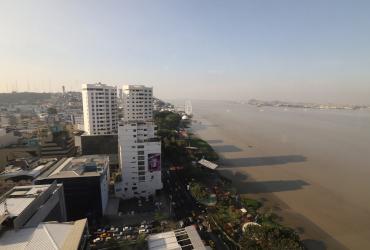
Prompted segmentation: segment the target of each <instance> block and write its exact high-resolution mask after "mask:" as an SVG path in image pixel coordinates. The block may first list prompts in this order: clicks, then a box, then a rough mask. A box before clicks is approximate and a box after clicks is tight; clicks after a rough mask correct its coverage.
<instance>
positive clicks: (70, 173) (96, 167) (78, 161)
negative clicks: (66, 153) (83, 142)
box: [38, 155, 109, 179]
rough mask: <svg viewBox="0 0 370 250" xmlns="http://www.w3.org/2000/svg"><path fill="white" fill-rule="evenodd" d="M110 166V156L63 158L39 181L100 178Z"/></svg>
mask: <svg viewBox="0 0 370 250" xmlns="http://www.w3.org/2000/svg"><path fill="white" fill-rule="evenodd" d="M108 166H109V156H108V155H84V156H80V157H70V158H63V159H61V160H60V161H59V162H58V163H57V164H55V165H54V166H53V167H52V168H50V169H49V171H46V172H45V173H44V174H42V175H41V176H40V177H39V178H38V179H47V178H53V179H54V178H73V177H91V176H100V175H101V174H102V173H103V172H104V171H105V169H106V168H107V167H108Z"/></svg>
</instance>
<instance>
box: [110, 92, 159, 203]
mask: <svg viewBox="0 0 370 250" xmlns="http://www.w3.org/2000/svg"><path fill="white" fill-rule="evenodd" d="M123 96H124V122H123V123H122V124H120V126H119V127H118V148H119V160H120V168H121V172H122V180H121V182H119V183H117V184H116V187H115V191H116V194H117V195H118V196H119V197H122V198H124V199H129V198H133V197H147V196H149V195H153V194H155V192H156V190H160V189H162V187H163V185H162V177H161V142H160V140H159V139H158V138H156V126H155V124H154V122H153V121H152V119H153V97H152V96H153V92H152V88H147V87H144V86H141V85H139V86H138V85H134V86H124V88H123Z"/></svg>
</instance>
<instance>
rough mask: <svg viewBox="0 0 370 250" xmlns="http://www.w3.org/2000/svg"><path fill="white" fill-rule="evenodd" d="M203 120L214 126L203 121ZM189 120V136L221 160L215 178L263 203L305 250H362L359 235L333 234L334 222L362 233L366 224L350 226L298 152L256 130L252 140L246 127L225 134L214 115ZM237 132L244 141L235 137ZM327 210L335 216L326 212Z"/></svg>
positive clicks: (237, 126) (336, 199)
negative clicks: (207, 145)
mask: <svg viewBox="0 0 370 250" xmlns="http://www.w3.org/2000/svg"><path fill="white" fill-rule="evenodd" d="M230 112H232V111H230ZM202 115H203V114H202ZM231 115H233V114H230V116H231ZM209 117H211V118H212V119H214V120H212V121H210V120H209V119H205V118H209ZM194 120H195V121H198V123H195V124H194V126H193V132H195V133H196V134H197V135H198V136H200V137H201V138H202V139H204V140H206V141H208V142H209V143H210V145H211V146H212V147H213V148H214V149H215V151H216V152H217V153H218V154H219V155H220V157H221V160H220V168H219V172H220V173H221V174H222V175H223V176H225V177H227V178H229V179H231V180H232V181H233V185H235V187H237V189H238V191H239V192H240V193H244V194H246V195H248V197H252V198H255V199H258V200H261V201H263V202H264V208H265V209H267V210H272V211H274V212H276V213H277V214H278V215H279V216H281V217H282V221H281V223H282V224H284V225H287V226H291V227H293V228H294V229H295V230H297V231H298V232H299V233H300V236H301V238H302V239H303V241H304V243H305V245H306V246H307V247H308V248H309V249H346V246H351V248H353V249H361V248H360V247H361V246H366V245H367V244H368V242H367V238H364V237H362V236H361V235H363V234H364V233H363V232H357V231H356V230H354V231H353V232H351V230H348V229H346V228H343V227H341V228H340V230H338V228H336V227H337V226H338V225H341V224H343V223H344V221H340V220H337V219H335V218H338V219H339V218H341V215H345V216H346V218H345V220H346V223H347V224H348V225H350V226H351V228H353V229H354V228H355V227H356V226H361V227H362V228H366V226H365V224H366V223H368V222H367V221H364V222H362V223H358V224H357V225H355V223H350V222H349V221H348V219H349V217H348V212H349V210H348V204H345V203H344V207H343V206H342V205H343V200H342V199H341V197H338V196H337V195H333V193H332V192H331V190H327V189H325V188H324V186H322V185H320V184H319V183H312V182H311V181H308V180H307V177H311V176H312V177H315V178H316V180H317V178H319V179H320V178H323V177H327V176H328V175H327V174H326V173H325V175H323V173H322V172H321V173H320V172H317V171H316V172H314V170H316V169H313V168H312V165H310V163H309V162H308V159H307V157H306V156H304V155H301V154H300V153H299V150H297V149H294V148H293V149H292V148H288V147H287V145H282V144H281V143H280V144H279V146H280V147H279V148H277V147H276V146H275V145H273V144H272V143H270V142H271V140H269V139H268V138H267V136H264V135H263V134H259V133H258V132H260V130H256V133H255V134H253V131H251V129H252V128H251V126H250V125H249V124H248V125H246V124H233V125H232V126H230V127H228V128H226V129H225V124H224V123H221V122H220V120H221V119H220V117H219V116H217V118H216V114H209V113H207V114H206V115H203V116H199V115H196V116H195V117H194ZM199 122H200V123H199ZM225 123H226V122H225ZM243 129H245V134H247V135H248V136H245V135H243V134H240V132H241V130H243ZM241 135H242V136H241ZM246 137H247V138H246ZM318 146H320V145H318ZM287 151H289V154H287ZM271 152H273V155H271ZM323 153H325V152H323ZM309 166H310V167H311V168H308V167H309ZM323 169H325V168H323ZM302 170H304V171H302ZM316 175H317V176H316ZM333 206H334V207H337V208H336V210H332V209H329V207H333ZM323 214H326V216H323ZM363 216H364V217H363V218H365V217H366V216H367V214H366V213H365V214H364V215H363ZM357 221H358V220H357ZM348 222H349V223H348ZM323 225H324V226H323ZM327 228H330V229H333V230H326V229H327ZM367 228H368V227H367ZM333 232H334V233H335V234H334V235H335V237H334V236H333V234H332V233H333ZM365 232H366V231H365ZM357 233H359V234H357ZM338 235H341V237H339V238H338ZM356 239H361V240H360V241H356ZM343 242H344V243H345V244H343Z"/></svg>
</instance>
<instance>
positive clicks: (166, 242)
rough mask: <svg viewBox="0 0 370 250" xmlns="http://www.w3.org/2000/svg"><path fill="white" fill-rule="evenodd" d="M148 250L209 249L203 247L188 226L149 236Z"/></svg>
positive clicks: (194, 232) (194, 229) (192, 229)
mask: <svg viewBox="0 0 370 250" xmlns="http://www.w3.org/2000/svg"><path fill="white" fill-rule="evenodd" d="M148 249H149V250H170V249H176V250H182V249H183V250H186V249H189V250H190V249H195V250H206V249H211V248H207V247H206V246H204V244H203V241H202V239H201V238H200V236H199V234H198V232H197V230H196V228H195V227H194V226H188V227H185V228H180V229H177V230H174V231H169V232H164V233H159V234H153V235H149V237H148Z"/></svg>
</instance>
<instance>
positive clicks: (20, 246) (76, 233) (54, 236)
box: [0, 219, 89, 250]
mask: <svg viewBox="0 0 370 250" xmlns="http://www.w3.org/2000/svg"><path fill="white" fill-rule="evenodd" d="M88 235H89V232H88V225H87V219H81V220H77V221H74V222H64V223H58V222H44V223H40V224H39V225H38V226H35V227H30V228H23V229H20V230H9V231H7V232H5V233H3V234H2V235H1V236H0V249H2V250H50V249H55V250H59V249H60V250H84V249H88Z"/></svg>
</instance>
